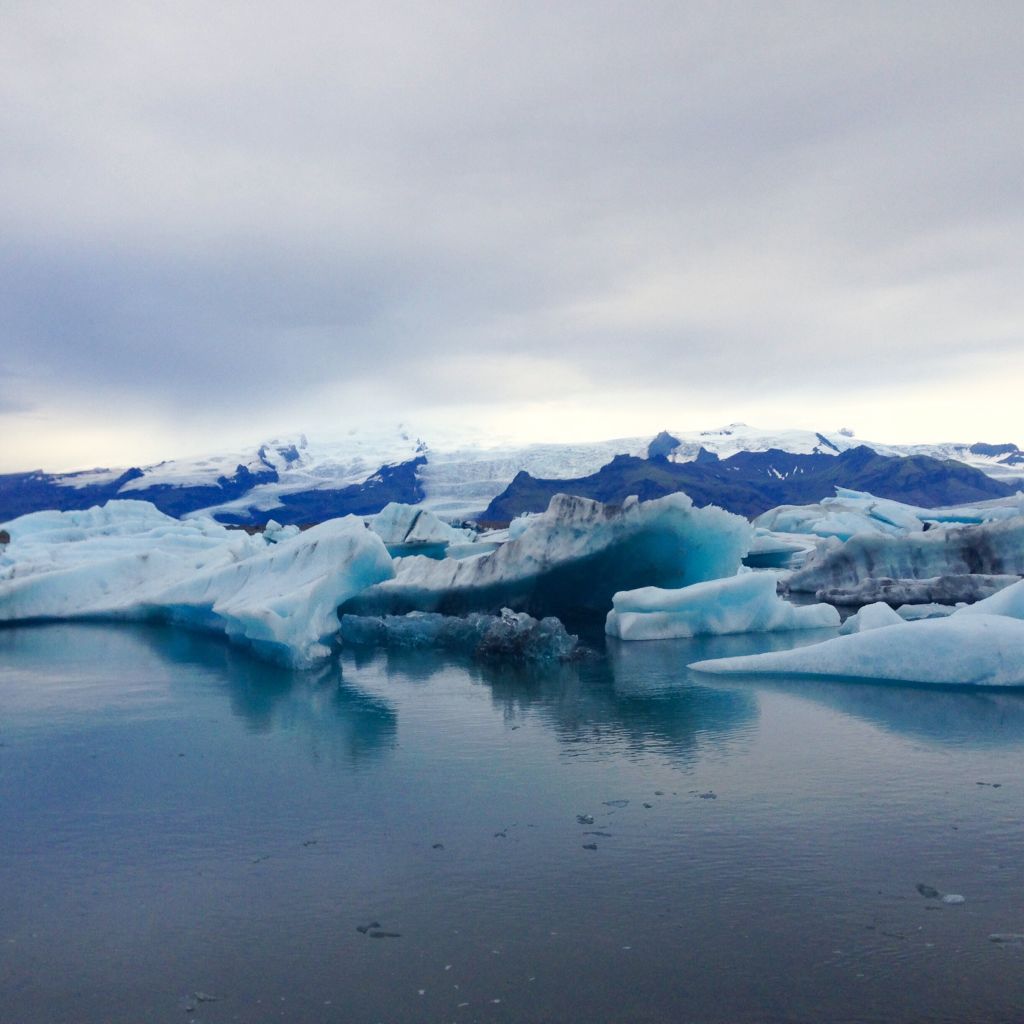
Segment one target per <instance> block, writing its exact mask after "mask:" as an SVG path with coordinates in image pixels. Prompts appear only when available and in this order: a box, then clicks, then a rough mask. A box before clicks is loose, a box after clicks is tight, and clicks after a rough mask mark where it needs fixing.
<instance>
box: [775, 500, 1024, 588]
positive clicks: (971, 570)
mask: <svg viewBox="0 0 1024 1024" xmlns="http://www.w3.org/2000/svg"><path fill="white" fill-rule="evenodd" d="M823 544H824V546H823V547H822V548H821V549H820V550H819V551H818V552H817V554H816V555H815V556H814V557H813V558H812V559H811V560H810V561H809V562H808V563H807V564H806V565H804V566H803V567H802V568H800V569H797V570H796V571H795V572H794V573H793V575H792V576H791V577H790V578H789V580H788V581H787V586H788V588H789V590H791V591H794V592H800V593H812V594H813V593H817V592H818V591H820V590H823V589H825V588H832V589H836V588H849V587H854V586H856V585H857V584H859V583H861V581H863V580H868V579H877V578H879V577H887V578H889V579H916V580H924V579H933V578H934V577H937V576H967V575H1016V576H1021V575H1024V516H1014V517H1013V518H1011V519H1006V520H1002V521H999V522H993V523H982V524H981V525H978V526H960V527H950V528H942V527H938V528H934V529H931V530H928V531H927V532H924V533H912V534H907V535H904V536H881V535H870V534H858V535H856V536H854V537H851V538H850V539H849V540H847V541H845V542H844V543H840V542H838V541H831V542H828V541H826V542H823ZM958 600H959V598H958Z"/></svg>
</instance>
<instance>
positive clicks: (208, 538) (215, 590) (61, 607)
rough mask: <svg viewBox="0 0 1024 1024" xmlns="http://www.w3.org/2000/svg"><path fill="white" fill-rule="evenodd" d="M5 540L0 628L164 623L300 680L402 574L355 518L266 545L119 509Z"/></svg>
mask: <svg viewBox="0 0 1024 1024" xmlns="http://www.w3.org/2000/svg"><path fill="white" fill-rule="evenodd" d="M6 530H7V532H8V533H9V535H10V538H11V540H10V543H9V544H8V545H7V546H6V548H5V550H4V551H3V553H2V555H0V622H19V621H31V620H47V619H67V618H75V619H88V618H103V619H160V620H166V621H170V622H175V623H179V624H181V625H184V626H188V627H192V628H197V629H204V630H211V631H215V632H220V633H223V634H224V635H225V636H227V637H228V639H230V640H232V641H234V642H236V643H240V644H244V645H246V646H248V647H250V648H252V649H253V650H254V651H255V652H256V653H258V654H260V655H262V656H264V657H267V658H271V659H274V660H277V661H281V662H284V663H286V664H289V665H292V666H294V667H297V668H307V667H310V666H311V665H313V664H314V663H316V662H317V661H320V660H322V659H323V658H325V657H327V656H328V655H329V653H330V648H329V647H328V646H327V643H328V642H329V640H330V639H331V638H332V637H333V636H334V635H335V634H336V633H337V631H338V629H339V621H338V617H337V608H338V606H339V605H340V604H342V603H343V602H344V601H345V600H346V599H347V598H349V597H351V596H352V595H353V594H355V593H358V592H359V591H360V590H362V589H364V588H365V587H368V586H370V585H372V584H375V583H379V582H380V581H382V580H385V579H388V578H389V577H391V576H392V575H393V574H394V566H393V562H392V559H391V556H390V555H389V554H388V552H387V549H386V547H385V546H384V543H383V541H382V540H381V539H380V538H379V537H378V536H377V535H376V534H374V533H372V532H371V531H370V530H368V529H366V527H365V526H364V524H363V522H362V520H360V519H358V518H356V517H352V516H350V517H346V518H344V519H335V520H329V521H328V522H325V523H321V524H320V525H318V526H314V527H313V528H311V529H309V530H306V531H305V532H303V533H301V534H292V535H290V536H288V535H285V536H281V535H280V534H278V535H277V537H276V538H275V539H273V540H272V542H268V539H264V538H263V537H262V536H260V535H258V534H257V535H255V536H249V535H248V534H246V533H245V532H243V531H241V530H229V529H227V528H225V527H223V526H221V525H220V524H218V523H215V522H214V521H213V520H210V519H190V520H187V521H180V520H177V519H173V518H171V517H170V516H166V515H164V514H163V513H161V512H159V511H158V510H157V509H156V508H155V507H154V506H153V505H151V504H149V503H148V502H141V501H111V502H108V503H107V505H105V506H103V507H102V508H92V509H88V510H85V511H81V512H36V513H31V514H29V515H26V516H22V517H20V518H18V519H15V520H13V521H11V522H10V523H7V524H6Z"/></svg>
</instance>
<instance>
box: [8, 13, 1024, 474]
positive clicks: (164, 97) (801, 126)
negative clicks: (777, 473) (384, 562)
mask: <svg viewBox="0 0 1024 1024" xmlns="http://www.w3.org/2000/svg"><path fill="white" fill-rule="evenodd" d="M1022 95H1024V17H1022V16H1021V8H1020V4H1019V3H1017V2H1016V0H1014V2H998V0H993V2H986V3H983V4H972V5H965V4H962V3H945V2H929V3H907V2H898V0H897V2H888V3H871V2H868V3H863V4H844V3H832V2H825V0H822V2H816V3H799V2H796V3H786V4H759V3H753V2H745V3H729V2H724V3H723V2H714V3H709V2H701V0H696V2H693V3H688V4H678V3H638V4H630V5H626V4H621V3H601V2H594V3H585V4H584V3H572V2H569V3H564V4H546V3H532V2H525V3H518V4H486V3H485V4H476V3H474V4H470V3H458V2H453V3H445V4H437V5H424V4H414V3H409V4H400V3H388V2H383V3H376V2H375V3H372V4H371V3H334V2H330V3H329V2H326V0H323V2H321V0H297V2H296V3H293V4H289V5H281V4H270V3H267V2H264V0H254V2H246V3H231V2H228V3H223V4H216V5H209V4H201V3H198V2H193V0H180V2H176V3H173V4H168V3H154V2H146V0H141V2H139V0H135V2H132V3H127V2H124V3H120V2H108V0H98V2H97V3H94V4H89V5H84V4H72V3H60V2H57V3H49V4H38V3H31V2H26V0H12V2H9V3H6V4H4V5H3V10H2V11H0V340H2V359H0V436H2V437H3V439H4V444H3V446H2V449H0V470H17V469H30V468H35V467H39V466H42V467H45V468H48V469H66V468H71V467H73V466H83V465H97V464H107V465H118V464H122V465H123V464H128V463H133V462H151V461H155V460H158V459H161V458H173V457H175V456H177V455H181V454H185V453H187V452H194V451H216V450H218V449H222V448H224V447H225V446H227V445H229V444H237V443H241V442H245V441H256V440H259V439H261V438H263V437H266V436H272V435H275V434H281V433H287V432H294V431H298V430H304V431H306V432H307V433H309V434H310V435H316V434H325V435H337V434H342V433H344V432H345V431H346V430H348V429H350V428H351V427H357V426H361V425H363V424H365V423H367V422H370V421H373V422H379V421H381V420H382V419H390V420H395V421H397V420H403V421H405V422H408V423H411V424H414V425H415V429H417V430H418V431H420V432H422V433H423V434H424V435H425V436H427V437H428V438H429V436H430V432H431V430H432V429H435V428H436V429H437V430H439V431H444V432H445V433H452V432H455V433H461V435H462V436H463V437H464V438H465V439H467V440H471V439H472V438H473V437H474V436H477V435H478V434H479V435H482V436H489V435H493V434H502V435H504V436H506V437H511V438H515V439H518V440H521V441H524V442H527V441H537V440H551V441H555V440H565V441H568V440H583V439H597V438H607V437H615V436H629V435H640V434H644V433H653V432H655V431H657V430H659V429H661V428H663V427H668V428H670V429H697V428H702V427H714V426H718V425H720V424H722V423H725V422H728V421H733V420H745V421H747V422H751V423H757V424H762V425H765V426H780V427H783V426H793V427H808V428H811V429H818V430H835V429H837V428H838V427H840V426H844V425H845V426H851V427H853V428H855V429H856V431H857V433H858V435H860V436H862V437H866V438H870V439H873V440H878V441H887V442H893V443H898V442H914V441H917V442H925V441H947V440H962V441H968V442H970V441H975V440H982V439H983V440H987V441H992V442H1002V441H1015V442H1018V443H1024V430H1022V428H1021V422H1022V420H1021V414H1020V411H1019V408H1020V405H1021V395H1022V394H1024V339H1022V333H1024V190H1022V189H1021V185H1020V183H1021V181H1022V180H1024V104H1022V103H1021V100H1020V97H1021V96H1022Z"/></svg>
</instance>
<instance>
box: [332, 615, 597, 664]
mask: <svg viewBox="0 0 1024 1024" xmlns="http://www.w3.org/2000/svg"><path fill="white" fill-rule="evenodd" d="M341 636H342V639H343V640H344V641H345V643H347V644H357V645H365V646H374V647H406V648H420V647H430V648H435V649H436V648H440V649H442V650H449V651H458V652H460V653H463V654H469V655H470V656H472V657H474V658H477V659H478V660H481V661H518V662H531V663H544V662H557V661H566V660H568V659H569V658H571V657H572V655H573V653H574V651H575V650H576V643H577V638H576V637H575V636H571V635H570V634H569V633H567V632H566V630H565V627H564V626H563V625H562V624H561V622H559V621H558V619H555V618H546V619H541V620H539V621H538V620H537V619H534V618H532V617H531V616H529V615H526V614H525V613H523V612H518V613H517V612H513V611H511V610H510V609H508V608H503V609H502V611H501V614H500V615H480V614H478V613H474V614H472V615H467V616H465V617H461V616H456V615H439V614H437V613H436V612H412V613H411V614H409V615H384V616H379V617H376V616H361V615H343V616H342V617H341Z"/></svg>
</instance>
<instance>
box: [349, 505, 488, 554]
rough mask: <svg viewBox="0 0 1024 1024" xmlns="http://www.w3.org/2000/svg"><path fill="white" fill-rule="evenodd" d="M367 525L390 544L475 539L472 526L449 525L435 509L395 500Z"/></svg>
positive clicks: (435, 542)
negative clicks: (404, 503) (433, 510)
mask: <svg viewBox="0 0 1024 1024" xmlns="http://www.w3.org/2000/svg"><path fill="white" fill-rule="evenodd" d="M366 525H367V526H369V528H370V529H371V530H373V532H374V533H375V534H377V536H378V537H380V538H381V540H383V541H384V543H385V544H388V545H391V546H399V545H408V546H419V545H423V546H432V545H435V544H436V545H444V544H466V543H471V542H472V541H474V540H476V534H475V533H474V532H473V531H472V530H465V529H460V528H458V527H455V526H450V525H449V524H448V523H446V522H444V520H442V519H439V518H438V517H437V516H436V515H434V513H433V512H428V511H427V510H426V509H423V508H419V507H417V506H415V505H402V504H399V503H398V502H396V501H392V502H389V503H388V504H387V505H385V506H384V508H383V509H381V510H380V512H378V513H377V514H376V515H372V516H368V517H367V518H366Z"/></svg>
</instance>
